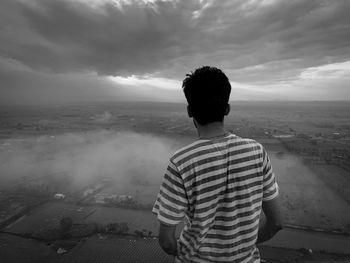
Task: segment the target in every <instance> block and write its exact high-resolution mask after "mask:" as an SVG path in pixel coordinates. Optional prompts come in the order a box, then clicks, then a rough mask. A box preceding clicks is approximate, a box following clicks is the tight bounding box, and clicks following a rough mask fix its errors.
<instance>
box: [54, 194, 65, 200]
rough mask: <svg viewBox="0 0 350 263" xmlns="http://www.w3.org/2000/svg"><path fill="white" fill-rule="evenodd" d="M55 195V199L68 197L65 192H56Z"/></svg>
mask: <svg viewBox="0 0 350 263" xmlns="http://www.w3.org/2000/svg"><path fill="white" fill-rule="evenodd" d="M53 197H54V198H55V199H64V198H66V195H65V194H55V195H54V196H53Z"/></svg>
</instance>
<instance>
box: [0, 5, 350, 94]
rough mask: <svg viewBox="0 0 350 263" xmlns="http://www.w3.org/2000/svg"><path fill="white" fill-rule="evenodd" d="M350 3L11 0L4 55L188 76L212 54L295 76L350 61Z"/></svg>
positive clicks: (28, 62) (72, 68) (268, 76)
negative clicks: (310, 69)
mask: <svg viewBox="0 0 350 263" xmlns="http://www.w3.org/2000/svg"><path fill="white" fill-rule="evenodd" d="M349 10H350V2H349V1H347V0H336V1H326V0H318V1H306V0H295V1H287V0H260V1H257V0H251V1H247V0H237V1H230V0H220V1H209V0H187V1H180V0H177V1H166V0H153V1H136V0H129V1H126V0H124V1H122V0H119V1H118V0H116V1H112V0H100V1H93V0H85V1H82V0H76V1H72V0H59V1H47V0H33V1H24V0H11V1H10V0H4V1H3V2H2V9H1V11H0V23H1V25H2V26H1V27H0V56H1V57H2V58H5V59H9V58H10V59H12V60H14V61H17V62H19V63H21V64H23V65H25V66H26V67H28V68H30V69H31V70H34V71H40V72H45V73H50V74H52V73H60V74H66V73H79V74H82V73H84V74H85V73H91V72H95V73H97V74H98V75H99V76H116V77H129V76H135V75H136V76H147V77H153V78H158V79H159V78H163V79H164V78H168V79H171V80H181V79H182V78H183V77H184V75H185V74H186V73H188V72H189V71H190V70H192V69H194V68H196V67H198V66H200V65H207V64H210V65H215V66H218V67H221V68H223V69H224V70H225V72H226V73H227V74H228V75H229V77H230V79H231V80H232V81H235V82H239V83H241V84H251V85H268V84H278V83H281V82H286V81H292V82H293V84H295V81H297V80H299V79H300V75H302V74H303V72H304V71H307V70H309V68H316V67H321V66H324V65H328V64H334V63H343V62H347V61H350V16H349V15H348V11H349ZM349 74H350V72H349V70H348V69H347V71H346V75H349ZM339 79H340V80H339V81H340V82H339V83H342V81H343V79H342V78H339ZM292 82H291V83H292ZM337 83H338V82H337ZM348 98H349V99H350V96H349V95H348Z"/></svg>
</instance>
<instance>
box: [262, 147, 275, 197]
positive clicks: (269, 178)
mask: <svg viewBox="0 0 350 263" xmlns="http://www.w3.org/2000/svg"><path fill="white" fill-rule="evenodd" d="M278 194H279V187H278V184H277V182H276V178H275V174H274V173H273V170H272V165H271V162H270V158H269V156H268V155H267V152H266V150H265V149H263V201H269V200H272V199H274V198H276V197H277V196H278Z"/></svg>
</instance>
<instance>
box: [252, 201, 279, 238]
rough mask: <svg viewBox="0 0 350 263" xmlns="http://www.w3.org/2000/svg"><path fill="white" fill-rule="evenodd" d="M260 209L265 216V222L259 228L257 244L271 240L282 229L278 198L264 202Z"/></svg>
mask: <svg viewBox="0 0 350 263" xmlns="http://www.w3.org/2000/svg"><path fill="white" fill-rule="evenodd" d="M262 209H263V212H264V214H265V216H266V222H263V224H262V225H261V226H260V227H259V233H258V241H257V243H262V242H265V241H267V240H269V239H271V238H272V237H273V236H274V235H276V234H277V232H278V231H280V230H281V229H282V228H283V223H282V216H281V208H280V204H279V198H278V197H277V198H275V199H272V200H270V201H265V202H263V203H262Z"/></svg>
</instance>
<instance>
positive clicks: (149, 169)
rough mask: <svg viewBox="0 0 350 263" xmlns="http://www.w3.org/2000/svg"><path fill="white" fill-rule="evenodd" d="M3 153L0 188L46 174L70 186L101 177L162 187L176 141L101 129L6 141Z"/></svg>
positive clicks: (1, 153) (1, 156)
mask: <svg viewBox="0 0 350 263" xmlns="http://www.w3.org/2000/svg"><path fill="white" fill-rule="evenodd" d="M103 117H106V116H103ZM99 121H105V119H103V118H102V119H101V120H99ZM1 148H2V150H1V151H0V159H1V160H2V164H1V166H0V174H1V176H0V184H1V187H2V188H4V187H5V186H6V185H7V184H9V183H11V182H13V181H15V180H18V179H20V178H21V177H30V176H39V175H43V174H48V175H50V174H51V175H55V177H57V178H56V180H58V181H59V176H60V175H61V176H64V177H65V178H62V180H63V179H64V180H67V178H66V177H67V176H68V179H69V183H70V184H71V185H72V186H79V188H82V187H84V186H86V185H87V184H89V183H92V182H94V181H95V180H96V179H102V178H108V179H112V181H114V182H115V183H117V184H122V183H123V182H126V181H128V182H129V181H130V178H132V177H133V176H142V178H143V179H144V180H147V181H150V182H152V181H153V182H154V181H156V182H159V180H160V178H161V176H162V174H163V172H164V169H165V167H166V165H167V161H168V159H169V156H170V154H171V153H172V152H173V151H174V142H173V141H171V140H170V139H165V138H161V137H155V136H152V135H148V134H141V133H135V132H115V131H106V130H100V131H89V132H85V133H67V134H62V135H57V136H39V137H35V138H25V139H7V140H5V141H4V142H3V143H2V145H1ZM65 182H66V181H65Z"/></svg>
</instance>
